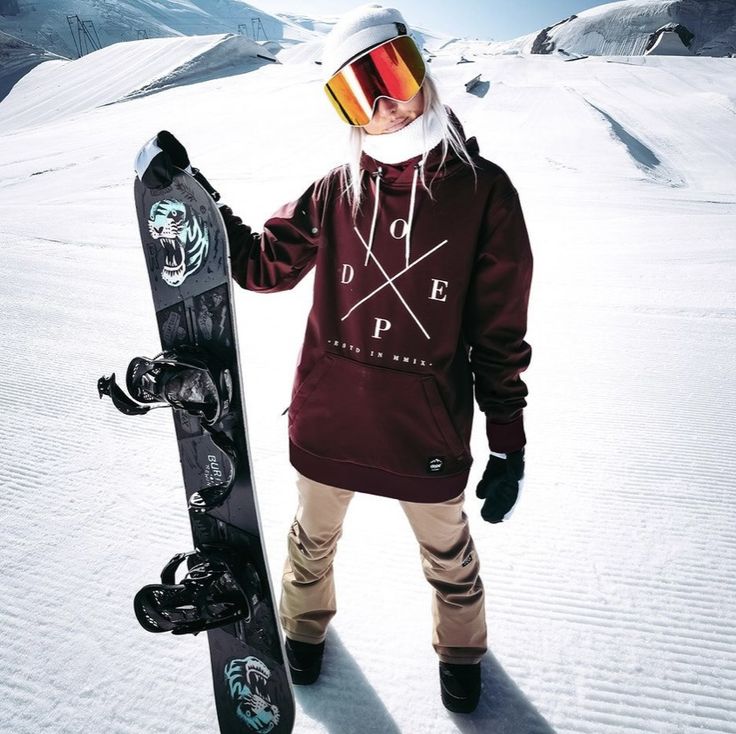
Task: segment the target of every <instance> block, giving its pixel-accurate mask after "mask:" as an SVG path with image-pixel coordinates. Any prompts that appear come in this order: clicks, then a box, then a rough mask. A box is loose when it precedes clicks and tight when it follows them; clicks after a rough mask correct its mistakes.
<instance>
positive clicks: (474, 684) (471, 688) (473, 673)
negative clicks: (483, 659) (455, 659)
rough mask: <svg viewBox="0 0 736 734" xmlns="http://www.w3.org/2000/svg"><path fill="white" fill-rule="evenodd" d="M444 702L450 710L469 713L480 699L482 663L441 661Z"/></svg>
mask: <svg viewBox="0 0 736 734" xmlns="http://www.w3.org/2000/svg"><path fill="white" fill-rule="evenodd" d="M440 688H441V690H442V703H443V704H444V705H445V708H446V709H447V710H448V711H452V712H454V713H456V714H469V713H471V712H472V711H475V708H476V706H477V705H478V700H479V699H480V663H474V664H472V665H460V664H456V663H443V662H441V661H440Z"/></svg>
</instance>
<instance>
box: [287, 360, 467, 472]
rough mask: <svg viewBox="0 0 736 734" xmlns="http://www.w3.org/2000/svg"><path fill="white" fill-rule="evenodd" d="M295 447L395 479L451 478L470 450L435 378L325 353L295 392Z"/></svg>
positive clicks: (462, 466)
mask: <svg viewBox="0 0 736 734" xmlns="http://www.w3.org/2000/svg"><path fill="white" fill-rule="evenodd" d="M289 426H290V437H291V440H292V441H293V442H294V443H295V444H296V445H297V446H299V447H300V448H302V449H304V450H306V451H309V452H310V453H312V454H315V455H316V456H321V457H324V458H328V459H332V460H335V461H345V462H352V463H355V464H361V465H364V466H369V467H372V468H376V469H383V470H385V471H389V472H392V473H395V474H402V475H407V476H416V477H428V476H434V475H439V476H442V475H446V474H453V473H455V472H459V471H463V470H464V469H467V468H468V466H469V465H470V449H469V447H468V445H467V444H466V442H464V441H463V440H462V438H461V437H460V435H459V434H458V432H457V429H456V428H455V426H454V425H453V422H452V420H451V418H450V416H449V414H448V412H447V408H446V407H445V404H444V401H443V400H442V396H441V395H440V392H439V389H438V386H437V382H436V380H435V378H434V377H433V376H432V375H427V374H417V373H413V372H404V371H398V370H392V369H389V368H386V367H376V366H373V365H366V364H362V363H360V362H356V361H354V360H352V359H347V358H346V357H341V356H339V355H335V354H330V353H326V354H324V355H323V356H322V357H321V359H320V360H319V361H318V362H317V364H316V365H315V367H314V368H313V369H312V371H311V372H310V373H309V375H308V376H307V378H306V379H305V380H304V381H303V383H302V384H301V386H300V387H299V389H298V390H297V392H296V394H295V396H294V400H293V402H292V405H291V407H290V410H289Z"/></svg>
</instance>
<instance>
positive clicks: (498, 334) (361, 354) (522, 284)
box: [221, 116, 532, 502]
mask: <svg viewBox="0 0 736 734" xmlns="http://www.w3.org/2000/svg"><path fill="white" fill-rule="evenodd" d="M452 119H453V120H454V121H455V124H456V126H457V127H458V129H459V131H460V132H461V133H462V127H461V126H460V124H459V122H457V120H456V118H454V116H453V118H452ZM466 144H467V148H468V152H469V153H470V155H471V157H472V159H473V160H474V161H475V163H476V165H477V170H476V175H477V181H476V179H475V177H474V175H473V171H472V170H471V168H470V167H469V166H468V165H467V164H465V163H464V162H463V161H461V160H460V159H459V158H458V157H457V156H455V155H454V154H453V153H452V150H451V149H449V150H448V156H447V159H446V161H445V164H444V166H442V167H440V165H439V164H440V160H441V145H438V146H437V147H436V148H434V149H433V150H432V151H430V153H429V154H428V156H427V158H426V160H425V162H424V167H425V176H426V178H427V181H428V182H430V181H432V184H431V193H432V199H431V198H430V196H429V194H428V193H427V191H426V190H425V189H424V187H422V186H421V183H420V181H419V180H418V176H419V169H418V168H417V166H418V165H421V164H420V161H421V156H416V157H415V158H411V159H410V160H408V161H405V162H403V163H399V164H396V165H387V164H384V163H380V162H378V161H376V160H374V159H373V158H371V157H369V156H368V155H366V154H365V153H363V155H362V158H361V166H362V168H363V169H364V174H363V191H364V192H365V193H364V198H363V200H362V203H361V209H360V211H359V213H358V216H357V218H356V220H355V222H353V219H352V214H351V209H350V204H349V202H348V200H347V198H345V197H344V196H342V195H341V193H340V191H341V186H340V182H339V176H338V175H337V172H338V170H339V169H335V170H333V171H331V172H330V173H329V174H327V175H326V176H325V177H323V178H322V179H320V180H319V181H316V182H315V183H313V184H312V185H311V186H310V187H309V188H308V189H307V190H306V191H305V192H304V194H302V196H301V197H300V198H299V199H297V200H296V201H295V202H292V203H290V204H287V205H285V206H283V207H281V208H280V209H279V210H278V211H276V212H275V213H274V215H273V216H272V217H271V218H270V219H269V220H268V221H267V222H266V223H265V225H264V229H263V232H262V233H261V234H257V233H254V232H252V231H251V229H250V228H249V227H248V226H246V225H244V224H243V223H242V222H241V220H240V219H239V218H238V217H236V216H234V215H233V213H232V211H231V210H230V209H229V207H226V206H224V207H222V208H221V211H222V214H223V217H224V219H225V223H226V225H227V230H228V234H229V238H230V246H231V252H232V270H233V277H234V278H235V280H236V281H237V282H238V283H239V284H240V285H241V286H242V287H243V288H247V289H249V290H254V291H263V292H272V291H281V290H286V289H289V288H293V287H294V286H295V285H296V284H297V283H298V282H299V281H300V280H301V279H302V278H303V277H304V276H305V275H306V274H307V273H308V272H309V270H311V268H312V267H314V266H316V273H315V281H314V300H313V305H312V309H311V311H310V314H309V319H308V322H307V329H306V334H305V337H304V345H303V347H302V351H301V357H300V361H299V365H298V367H297V371H296V378H295V381H294V389H293V394H292V402H291V405H290V407H289V443H290V460H291V463H292V464H293V466H294V467H295V468H296V469H297V470H298V471H299V472H300V473H301V474H303V475H304V476H306V477H309V478H310V479H312V480H315V481H318V482H323V483H325V484H330V485H333V486H337V487H342V488H344V489H351V490H355V491H360V492H369V493H371V494H378V495H384V496H388V497H395V498H397V499H402V500H408V501H412V502H442V501H444V500H447V499H450V498H452V497H455V496H457V495H458V494H460V492H461V491H462V490H463V489H464V488H465V486H466V484H467V480H468V473H469V470H470V465H471V463H472V457H471V453H470V445H469V441H470V433H471V426H472V420H473V383H475V397H476V400H477V402H478V405H479V406H480V408H481V410H483V411H484V412H485V414H486V428H487V435H488V442H489V447H490V448H491V449H492V450H494V451H499V452H508V451H514V450H516V449H520V448H521V447H522V446H523V445H524V444H525V441H526V439H525V436H524V428H523V418H522V409H523V407H524V406H525V405H526V400H525V397H526V395H527V388H526V385H525V384H524V382H523V381H522V380H521V379H520V376H519V375H520V373H521V372H522V371H523V370H525V369H526V367H527V366H528V364H529V361H530V359H531V347H530V346H529V345H528V344H527V343H526V342H525V341H524V335H525V332H526V321H527V304H528V299H529V287H530V282H531V275H532V254H531V250H530V247H529V239H528V236H527V230H526V226H525V224H524V217H523V214H522V210H521V205H520V203H519V197H518V195H517V192H516V189H515V188H514V186H513V184H512V183H511V181H510V180H509V178H508V176H507V175H506V173H505V172H504V171H503V170H502V169H501V168H499V166H497V165H495V164H494V163H491V162H490V161H488V160H485V159H484V158H482V157H481V156H480V154H479V152H478V144H477V142H476V140H475V138H471V139H470V140H468V141H467V143H466Z"/></svg>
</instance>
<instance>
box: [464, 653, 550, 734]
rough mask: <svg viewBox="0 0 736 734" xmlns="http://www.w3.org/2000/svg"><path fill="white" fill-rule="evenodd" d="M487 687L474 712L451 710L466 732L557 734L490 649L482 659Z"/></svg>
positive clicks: (484, 688) (482, 692) (470, 733)
mask: <svg viewBox="0 0 736 734" xmlns="http://www.w3.org/2000/svg"><path fill="white" fill-rule="evenodd" d="M480 665H481V670H482V675H483V689H482V690H481V694H480V703H479V704H478V708H477V709H476V710H475V711H473V713H472V714H450V717H451V718H452V721H453V722H454V724H455V726H456V727H457V728H458V729H459V730H460V731H461V732H463V733H464V734H474V732H479V733H480V732H483V733H484V734H488V732H493V734H555V730H554V729H553V728H552V727H551V726H550V725H549V723H548V722H547V720H546V719H545V718H544V716H542V714H540V713H539V711H537V709H536V708H534V705H533V704H532V703H531V701H529V699H528V698H527V697H526V696H525V695H524V694H523V693H522V691H521V689H520V688H519V687H518V686H517V685H516V683H514V681H513V680H511V678H510V677H509V676H508V674H507V673H506V671H505V670H504V669H503V668H502V667H501V664H500V663H499V662H498V660H496V658H495V657H494V656H493V655H492V654H491V653H490V652H488V653H486V655H485V657H484V658H483V660H482V661H481V664H480Z"/></svg>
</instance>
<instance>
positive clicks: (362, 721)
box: [295, 630, 555, 734]
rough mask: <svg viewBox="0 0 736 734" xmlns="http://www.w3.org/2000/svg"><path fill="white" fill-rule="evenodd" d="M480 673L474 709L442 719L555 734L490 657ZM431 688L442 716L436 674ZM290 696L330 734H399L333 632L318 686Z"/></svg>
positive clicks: (464, 725) (464, 728)
mask: <svg viewBox="0 0 736 734" xmlns="http://www.w3.org/2000/svg"><path fill="white" fill-rule="evenodd" d="M481 667H482V671H483V690H482V692H481V699H480V703H479V704H478V708H477V709H476V710H475V711H474V712H473V713H472V714H450V713H449V712H448V713H447V715H448V716H450V717H451V719H452V721H453V723H454V724H455V726H456V727H457V729H458V730H459V731H461V732H467V733H472V732H479V733H480V732H483V733H484V734H487V733H488V732H493V734H555V731H554V729H552V727H551V726H550V725H549V724H548V723H547V721H545V719H544V717H543V716H542V715H541V714H540V713H539V712H538V711H537V710H536V709H535V708H534V706H533V705H532V704H531V703H530V701H529V700H528V699H527V698H526V696H524V694H523V693H522V692H521V691H520V690H519V688H518V686H517V685H516V684H515V683H514V682H513V681H512V680H511V678H509V676H508V675H507V674H506V672H505V671H504V669H503V668H502V667H501V666H500V665H499V663H498V661H497V660H496V658H494V657H493V655H492V654H491V653H487V654H486V656H485V657H484V658H483V660H482V662H481ZM436 685H437V691H436V699H435V700H436V704H435V705H436V706H437V707H438V708H437V710H438V713H440V715H441V712H444V711H445V709H444V708H443V707H442V702H441V700H440V691H439V674H438V675H437V684H436ZM295 692H296V698H297V701H298V703H299V706H300V707H301V709H302V710H303V711H304V713H305V714H307V716H309V717H311V718H313V719H315V720H317V721H319V722H321V723H322V724H323V725H324V726H325V727H326V729H327V731H328V732H330V734H401V729H400V728H399V726H398V725H397V723H396V722H395V721H394V719H393V717H392V716H391V714H390V713H389V712H388V710H387V709H386V707H385V706H384V704H383V702H382V701H381V699H380V698H379V696H378V694H377V693H376V691H375V690H374V689H373V687H372V686H371V684H370V683H369V682H368V679H367V678H366V677H365V675H364V674H363V671H362V670H361V669H360V667H359V666H358V664H357V663H356V662H355V659H354V658H353V656H352V655H351V654H350V653H349V652H348V651H347V649H346V648H345V646H344V645H343V644H342V641H341V640H340V637H339V636H338V635H337V633H336V632H335V631H334V630H330V631H329V632H328V634H327V645H326V646H325V659H324V664H323V667H322V674H321V675H320V678H319V681H318V682H317V683H316V684H315V685H312V686H295ZM428 698H430V699H431V698H432V697H431V696H428ZM404 734H407V733H406V732H405V733H404ZM408 734H414V733H413V732H408Z"/></svg>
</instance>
